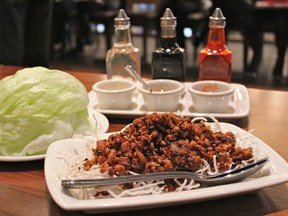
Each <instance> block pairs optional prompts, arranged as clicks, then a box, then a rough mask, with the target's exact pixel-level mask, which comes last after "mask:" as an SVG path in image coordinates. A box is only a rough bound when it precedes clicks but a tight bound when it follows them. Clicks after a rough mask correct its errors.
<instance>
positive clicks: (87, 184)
mask: <svg viewBox="0 0 288 216" xmlns="http://www.w3.org/2000/svg"><path fill="white" fill-rule="evenodd" d="M268 161H269V158H268V157H265V158H263V159H260V160H257V161H254V162H251V163H249V164H247V165H244V166H242V167H239V168H235V169H231V170H227V171H226V172H223V173H219V174H215V175H200V174H197V173H193V172H187V171H167V172H157V173H147V174H139V175H129V176H118V177H111V178H99V179H69V180H62V182H61V185H62V187H63V188H67V189H68V188H70V189H71V188H91V187H96V186H105V185H118V184H125V183H131V182H143V181H153V180H164V179H193V180H195V182H199V183H202V184H203V185H206V186H214V185H220V184H228V183H233V182H238V181H242V180H244V179H246V178H248V177H249V176H251V175H253V174H254V173H256V172H257V171H258V170H259V169H261V168H262V167H263V166H264V165H265V164H266V163H267V162H268Z"/></svg>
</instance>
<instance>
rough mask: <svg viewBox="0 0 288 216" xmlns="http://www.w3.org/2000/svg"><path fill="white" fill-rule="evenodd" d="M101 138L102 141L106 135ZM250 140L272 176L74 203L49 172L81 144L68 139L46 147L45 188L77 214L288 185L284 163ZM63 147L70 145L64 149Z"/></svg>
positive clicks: (230, 127) (229, 126)
mask: <svg viewBox="0 0 288 216" xmlns="http://www.w3.org/2000/svg"><path fill="white" fill-rule="evenodd" d="M220 125H221V127H222V128H225V129H227V130H231V131H233V132H236V133H237V134H240V135H241V134H247V133H248V132H247V131H244V130H243V129H241V128H239V127H237V126H235V125H232V124H229V123H222V122H221V123H220ZM102 136H103V137H104V136H108V135H102ZM251 136H252V138H253V140H254V141H256V142H257V144H258V145H259V147H260V148H261V150H263V151H264V153H267V155H268V156H269V157H270V162H271V163H272V164H273V165H274V166H275V168H276V170H277V172H276V173H275V174H273V175H268V176H264V177H260V178H255V179H252V180H249V181H243V182H238V183H233V184H227V185H219V186H214V187H208V188H201V189H195V190H192V191H184V192H177V193H173V192H171V193H166V194H162V195H146V196H138V197H128V198H117V199H115V198H108V199H96V200H77V199H75V198H73V197H71V196H68V195H67V194H65V193H63V191H62V189H61V181H60V179H59V178H58V176H57V172H55V171H54V172H53V170H55V167H56V166H57V164H58V162H59V159H58V160H57V158H56V156H55V155H56V152H57V151H59V150H63V149H66V148H67V146H69V147H70V148H72V145H71V142H75V143H76V144H77V145H81V142H82V144H84V143H85V141H84V140H83V139H82V140H81V139H78V140H76V139H69V140H62V141H57V142H55V143H53V144H51V145H50V146H49V148H48V151H47V156H46V159H45V165H44V172H45V179H46V184H47V187H48V190H49V192H50V194H51V196H52V198H53V199H54V200H55V202H56V203H57V204H58V205H59V206H60V207H61V208H63V209H65V210H81V211H85V212H87V213H89V212H93V213H103V212H114V211H124V210H133V209H143V208H153V207H161V206H168V205H171V204H173V205H175V204H184V203H193V202H199V201H205V200H211V199H217V198H222V197H227V196H231V195H237V194H242V193H247V192H251V191H255V190H259V189H262V188H265V187H269V186H273V185H277V184H281V183H284V182H286V181H288V164H287V162H286V161H285V160H284V159H283V158H282V157H281V156H280V155H279V154H278V153H276V152H275V151H274V150H273V149H272V148H271V147H269V146H268V145H267V144H265V143H264V142H263V141H261V140H260V139H258V138H257V137H255V136H253V135H251ZM83 142H84V143H83ZM67 143H70V144H69V145H67Z"/></svg>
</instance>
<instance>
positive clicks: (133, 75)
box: [124, 65, 152, 92]
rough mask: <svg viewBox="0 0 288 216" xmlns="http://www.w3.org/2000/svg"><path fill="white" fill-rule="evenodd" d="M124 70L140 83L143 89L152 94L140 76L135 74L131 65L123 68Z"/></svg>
mask: <svg viewBox="0 0 288 216" xmlns="http://www.w3.org/2000/svg"><path fill="white" fill-rule="evenodd" d="M124 69H125V70H126V71H127V72H128V73H129V74H130V76H132V77H134V78H135V79H137V80H138V81H139V82H140V83H142V84H143V85H144V86H145V88H146V89H147V90H148V91H150V92H152V89H151V88H150V87H149V85H148V84H147V83H146V82H145V81H144V80H143V79H142V77H141V76H139V74H138V73H137V71H136V70H135V69H134V68H133V67H132V65H126V66H125V67H124Z"/></svg>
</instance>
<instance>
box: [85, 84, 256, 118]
mask: <svg viewBox="0 0 288 216" xmlns="http://www.w3.org/2000/svg"><path fill="white" fill-rule="evenodd" d="M191 84H192V83H191V82H185V83H184V85H185V91H184V94H183V97H182V98H181V100H180V103H179V105H178V110H177V111H179V112H181V114H182V115H184V116H190V117H196V116H205V115H211V116H214V117H215V118H219V119H240V118H244V117H246V116H248V114H249V112H250V99H249V95H248V91H247V88H246V87H245V86H244V85H241V84H237V83H232V85H233V87H234V88H235V91H234V94H233V96H232V99H231V101H230V102H229V104H228V108H227V111H226V112H225V113H198V112H196V111H195V109H194V107H193V102H192V99H191V96H190V94H189V92H188V90H187V87H188V86H189V85H191ZM88 96H89V100H90V105H91V107H92V108H93V109H95V110H97V111H99V112H101V113H104V114H107V115H113V116H125V117H135V116H142V115H145V114H148V113H151V112H152V111H148V110H147V108H146V107H145V105H144V101H143V98H142V96H141V95H140V94H139V93H136V94H135V95H134V97H133V98H132V105H131V107H130V108H129V109H127V110H108V109H100V108H99V107H98V100H97V97H96V94H95V92H93V91H90V92H89V93H88ZM155 111H157V110H155Z"/></svg>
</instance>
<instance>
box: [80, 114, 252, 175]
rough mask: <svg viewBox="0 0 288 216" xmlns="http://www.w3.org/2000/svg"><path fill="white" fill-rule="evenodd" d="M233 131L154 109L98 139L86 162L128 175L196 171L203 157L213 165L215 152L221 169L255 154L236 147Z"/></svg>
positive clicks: (117, 173) (201, 165)
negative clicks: (214, 130) (128, 172)
mask: <svg viewBox="0 0 288 216" xmlns="http://www.w3.org/2000/svg"><path fill="white" fill-rule="evenodd" d="M235 143H236V137H235V135H234V134H233V133H232V132H226V133H220V132H213V131H212V130H211V129H210V127H209V126H207V125H206V124H205V123H204V122H191V119H190V118H189V117H181V116H178V115H176V114H174V113H161V114H160V113H153V114H149V115H146V116H143V117H140V118H137V119H135V120H134V121H133V122H132V123H131V124H130V125H129V126H128V127H127V128H126V129H125V130H124V131H123V132H121V133H115V134H112V135H110V136H109V137H108V139H105V140H98V141H97V145H96V148H95V149H94V155H95V157H94V158H93V159H92V160H89V161H87V162H86V163H85V166H84V167H85V169H86V170H88V169H89V168H90V167H91V166H92V165H93V164H100V166H101V172H108V174H109V175H111V176H112V175H125V174H126V171H127V170H130V171H133V172H137V173H151V172H164V171H171V170H185V171H191V172H195V171H197V170H199V169H201V168H202V167H203V159H204V160H206V161H207V162H208V163H209V164H210V165H211V167H212V168H213V156H214V155H216V159H217V166H218V169H219V170H220V171H225V170H227V169H229V168H230V165H231V164H232V163H233V164H234V163H235V164H238V163H239V162H241V161H242V160H247V159H250V158H252V157H253V155H252V149H251V148H246V149H242V148H240V147H235Z"/></svg>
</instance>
